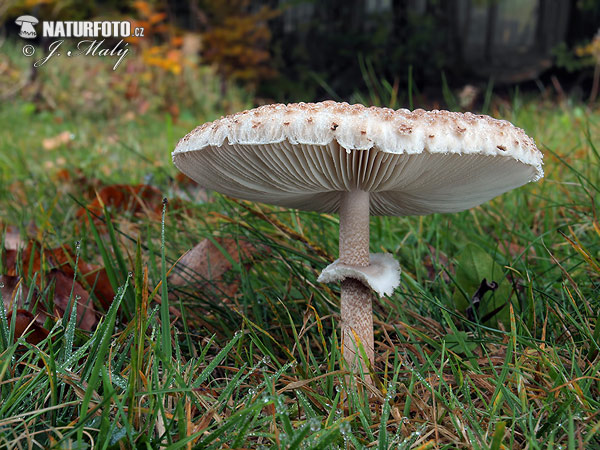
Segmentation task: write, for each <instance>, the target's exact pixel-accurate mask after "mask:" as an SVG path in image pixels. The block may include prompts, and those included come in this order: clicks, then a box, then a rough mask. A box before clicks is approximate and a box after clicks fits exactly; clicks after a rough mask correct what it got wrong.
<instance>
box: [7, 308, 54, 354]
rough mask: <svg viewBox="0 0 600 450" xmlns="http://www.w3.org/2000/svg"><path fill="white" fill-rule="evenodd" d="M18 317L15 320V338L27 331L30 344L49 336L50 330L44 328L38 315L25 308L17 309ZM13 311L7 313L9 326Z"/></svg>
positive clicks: (35, 343)
mask: <svg viewBox="0 0 600 450" xmlns="http://www.w3.org/2000/svg"><path fill="white" fill-rule="evenodd" d="M16 316H17V318H16V321H15V338H19V337H21V336H23V334H24V333H27V337H26V338H25V340H26V341H27V342H29V343H30V344H33V345H37V344H39V343H40V342H42V341H43V340H44V339H46V337H48V330H46V329H45V328H43V327H42V326H41V325H40V324H39V323H38V322H37V321H36V317H35V316H34V315H33V314H32V313H30V312H29V311H27V310H25V309H17V314H16ZM12 317H13V311H9V312H8V313H7V314H6V319H7V320H8V324H9V326H12V325H11V322H12Z"/></svg>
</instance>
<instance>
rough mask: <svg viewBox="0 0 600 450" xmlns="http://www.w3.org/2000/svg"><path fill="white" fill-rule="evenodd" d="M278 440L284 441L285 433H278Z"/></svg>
mask: <svg viewBox="0 0 600 450" xmlns="http://www.w3.org/2000/svg"><path fill="white" fill-rule="evenodd" d="M279 439H280V440H282V441H285V440H286V439H287V434H285V433H279Z"/></svg>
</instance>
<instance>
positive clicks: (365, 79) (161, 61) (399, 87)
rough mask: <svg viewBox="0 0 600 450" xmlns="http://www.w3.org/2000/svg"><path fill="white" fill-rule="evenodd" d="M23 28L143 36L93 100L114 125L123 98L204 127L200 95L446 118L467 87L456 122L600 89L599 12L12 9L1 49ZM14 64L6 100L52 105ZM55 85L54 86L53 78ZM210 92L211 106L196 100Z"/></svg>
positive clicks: (537, 4) (158, 2)
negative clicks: (498, 99)
mask: <svg viewBox="0 0 600 450" xmlns="http://www.w3.org/2000/svg"><path fill="white" fill-rule="evenodd" d="M22 14H31V15H34V16H36V17H39V18H41V20H131V21H132V22H133V25H134V26H141V27H144V29H145V35H144V37H143V38H131V39H128V40H127V41H128V43H129V44H130V46H131V47H133V50H134V51H133V54H134V56H133V57H132V56H129V57H128V61H127V64H126V69H124V70H119V71H118V73H116V74H109V77H108V78H109V80H108V81H107V83H108V84H109V85H110V86H111V89H110V90H111V91H112V92H108V91H109V90H107V91H105V92H104V93H103V94H101V93H100V92H95V93H91V94H89V95H90V96H91V97H93V98H94V100H95V103H96V104H95V106H94V107H93V108H94V109H96V110H104V111H114V105H113V104H112V103H110V102H108V103H107V104H106V106H104V107H102V102H100V105H99V106H100V107H99V108H97V106H98V100H99V98H98V97H99V96H100V95H106V96H112V95H115V96H120V95H122V94H124V95H125V96H126V98H128V99H130V100H132V102H133V104H135V105H136V108H137V109H135V112H136V113H138V112H142V113H144V112H147V111H148V110H152V109H158V110H166V111H168V112H170V113H172V115H173V116H174V117H177V115H178V114H179V112H180V111H179V110H180V109H182V108H183V109H187V110H190V111H191V112H192V113H194V114H197V113H198V111H197V109H196V106H194V105H197V104H198V103H199V102H198V96H199V93H198V92H200V91H202V95H203V96H204V95H207V96H208V97H209V102H208V103H209V104H210V103H211V102H220V103H219V105H216V106H218V107H217V109H220V110H225V111H229V110H234V109H235V108H236V107H238V106H240V105H239V104H235V105H231V104H229V103H228V102H229V101H230V98H229V99H228V90H230V89H242V90H244V91H245V92H247V93H248V95H249V96H250V97H251V98H252V99H253V102H254V103H257V104H260V103H269V102H273V101H312V100H320V99H323V98H334V99H337V100H349V101H367V102H370V103H375V104H385V105H391V106H411V105H410V104H409V103H410V101H412V99H411V98H410V97H411V95H412V93H413V91H414V93H416V94H420V104H422V105H428V106H432V107H437V106H440V105H439V103H440V99H443V100H445V102H446V103H448V100H449V96H448V94H451V96H454V95H458V96H460V95H461V94H460V93H461V92H462V91H461V89H463V87H465V86H467V87H468V88H467V90H466V91H465V93H464V94H463V95H464V96H466V98H462V97H461V98H459V99H457V100H456V102H455V103H456V105H455V108H463V109H468V108H476V109H477V108H481V106H482V104H484V103H485V98H484V97H485V96H484V92H485V90H486V89H487V88H489V87H490V86H494V88H496V89H498V88H500V89H502V87H507V86H508V87H510V88H512V87H514V86H515V85H519V86H522V89H524V90H527V89H534V90H536V93H537V92H538V89H541V90H542V91H543V90H544V86H546V85H553V86H554V87H555V88H557V90H559V91H563V93H564V92H565V91H566V94H568V95H569V96H570V97H574V98H576V99H580V100H586V99H589V100H594V99H595V98H596V96H597V91H598V78H599V76H600V71H599V69H598V61H600V56H599V51H598V42H599V41H598V38H596V40H594V36H595V35H596V32H597V28H598V24H599V23H600V2H598V1H595V0H578V1H571V0H555V1H553V2H551V4H550V3H549V2H544V1H541V0H502V1H499V0H449V1H442V0H319V1H316V0H232V1H220V0H170V1H167V0H128V1H116V0H95V1H84V0H5V1H4V2H3V3H2V4H1V5H0V24H1V25H3V36H4V38H3V39H4V40H8V41H10V40H11V38H14V37H15V36H16V34H17V31H18V27H17V26H16V25H15V24H14V19H15V18H16V17H18V16H19V15H22ZM38 39H39V38H38ZM12 40H13V41H15V40H16V38H14V39H12ZM39 41H40V43H41V44H42V45H46V46H47V45H48V44H49V43H48V42H44V39H39ZM18 43H19V42H18ZM2 53H3V54H4V56H10V51H3V52H2ZM13 56H14V58H10V57H9V58H4V57H3V61H2V66H1V67H0V83H1V84H0V96H1V97H2V98H3V99H8V98H10V97H11V96H12V95H15V93H16V92H17V91H18V92H19V93H20V94H22V93H23V92H22V91H21V90H20V88H19V89H17V88H16V87H15V85H16V86H18V85H20V84H23V85H24V86H25V87H27V88H28V89H25V91H24V93H25V95H26V97H27V95H29V97H28V98H30V99H34V100H36V101H37V102H38V103H39V102H40V99H43V98H44V96H46V97H48V96H49V95H50V94H49V93H50V92H51V88H50V87H49V88H47V89H46V90H45V92H42V91H43V90H44V89H43V88H40V87H39V86H38V87H37V88H35V87H33V88H32V85H34V83H31V81H34V80H35V78H36V77H37V75H38V74H37V73H36V71H35V70H33V71H32V73H27V72H26V73H25V74H23V72H22V71H23V68H24V67H25V66H27V65H28V63H29V61H28V60H27V59H26V58H23V57H22V55H19V54H18V52H17V53H15V54H14V55H13ZM86 63H89V64H92V63H91V62H85V63H82V65H85V64H86ZM19 65H20V66H21V69H20V70H19V68H18V66H19ZM69 66H70V67H72V66H73V65H72V64H71V65H69ZM55 70H59V69H58V68H57V67H56V65H55ZM85 70H87V71H91V72H92V74H94V70H103V69H100V68H96V69H93V68H91V67H86V69H85ZM45 72H51V70H45ZM44 76H45V77H49V78H50V80H49V81H48V83H49V84H50V85H52V80H51V79H52V76H53V75H52V74H49V73H45V74H44ZM69 78H70V79H71V80H73V79H75V78H74V77H69ZM169 78H172V80H169V83H165V80H167V79H169ZM208 78H210V81H209V80H208ZM19 81H20V82H21V83H19ZM28 81H29V82H28ZM164 86H169V87H168V89H167V90H166V91H165V92H162V91H161V89H164V88H162V87H164ZM205 86H210V87H211V91H212V92H213V93H214V97H215V98H214V99H212V100H210V97H211V94H209V93H207V91H208V89H200V91H199V90H198V88H200V87H205ZM115 87H116V88H115ZM174 87H175V88H174ZM409 90H410V91H411V92H410V93H409V92H408V91H409ZM146 91H148V92H146ZM150 91H151V92H150ZM559 93H560V92H559ZM146 94H153V95H154V96H155V97H156V96H158V97H159V98H157V99H150V97H151V96H150V95H146ZM235 98H237V95H236V96H235ZM52 100H55V101H58V100H59V99H49V98H46V107H48V103H49V104H51V103H52ZM200 103H202V102H200ZM66 106H67V107H68V106H69V105H66ZM77 106H78V107H79V106H82V105H77ZM450 106H452V105H450ZM72 109H75V108H72Z"/></svg>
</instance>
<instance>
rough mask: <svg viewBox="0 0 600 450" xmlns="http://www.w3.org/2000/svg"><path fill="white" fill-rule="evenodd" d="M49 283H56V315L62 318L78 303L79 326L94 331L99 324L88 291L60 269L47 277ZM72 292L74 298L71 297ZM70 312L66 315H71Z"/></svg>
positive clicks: (52, 271) (51, 272)
mask: <svg viewBox="0 0 600 450" xmlns="http://www.w3.org/2000/svg"><path fill="white" fill-rule="evenodd" d="M47 280H48V282H51V281H54V309H55V312H56V315H57V316H59V317H62V316H63V315H64V314H65V311H66V309H67V308H68V307H69V299H71V304H72V302H73V301H75V302H77V326H78V327H79V328H81V329H83V330H87V331H90V330H92V329H93V328H94V327H95V326H96V323H97V320H96V310H95V308H94V304H93V303H92V300H91V299H90V296H89V294H88V293H87V291H86V290H85V289H84V288H83V286H81V285H80V284H79V283H78V282H77V281H74V280H73V278H71V277H69V276H67V275H66V274H65V273H64V272H62V271H60V270H58V269H52V270H51V271H50V273H49V274H48V276H47ZM71 290H72V291H73V296H72V297H71ZM70 313H71V311H70V308H69V311H67V312H66V314H70Z"/></svg>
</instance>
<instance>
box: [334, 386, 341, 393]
mask: <svg viewBox="0 0 600 450" xmlns="http://www.w3.org/2000/svg"><path fill="white" fill-rule="evenodd" d="M335 392H342V386H341V385H339V384H337V385H336V386H335Z"/></svg>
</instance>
